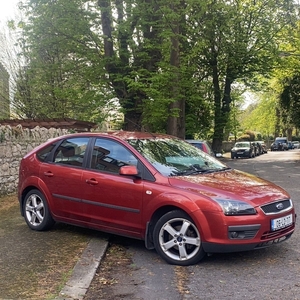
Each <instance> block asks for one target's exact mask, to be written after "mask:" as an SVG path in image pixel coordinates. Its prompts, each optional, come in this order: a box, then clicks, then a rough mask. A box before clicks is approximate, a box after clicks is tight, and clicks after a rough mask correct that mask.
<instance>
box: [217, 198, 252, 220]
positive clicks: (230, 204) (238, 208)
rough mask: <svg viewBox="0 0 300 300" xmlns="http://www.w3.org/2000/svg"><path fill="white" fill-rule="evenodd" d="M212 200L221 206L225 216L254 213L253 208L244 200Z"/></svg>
mask: <svg viewBox="0 0 300 300" xmlns="http://www.w3.org/2000/svg"><path fill="white" fill-rule="evenodd" d="M214 200H215V201H216V202H217V203H218V204H219V205H220V206H221V207H222V209H223V212H224V214H225V215H226V216H236V215H255V214H256V210H255V208H254V207H253V206H252V205H250V204H248V203H246V202H243V201H236V200H216V199H214Z"/></svg>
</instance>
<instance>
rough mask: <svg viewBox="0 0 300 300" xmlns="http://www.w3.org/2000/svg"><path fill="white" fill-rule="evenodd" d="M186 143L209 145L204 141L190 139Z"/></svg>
mask: <svg viewBox="0 0 300 300" xmlns="http://www.w3.org/2000/svg"><path fill="white" fill-rule="evenodd" d="M185 141H186V142H188V143H207V142H206V141H204V140H189V139H187V140H185Z"/></svg>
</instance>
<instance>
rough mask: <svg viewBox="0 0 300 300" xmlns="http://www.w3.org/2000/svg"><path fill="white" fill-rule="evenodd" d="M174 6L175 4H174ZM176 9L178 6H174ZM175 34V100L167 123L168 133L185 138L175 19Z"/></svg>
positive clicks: (173, 65)
mask: <svg viewBox="0 0 300 300" xmlns="http://www.w3.org/2000/svg"><path fill="white" fill-rule="evenodd" d="M172 6H173V5H172ZM172 9H173V10H174V9H175V10H176V7H172ZM172 28H173V33H174V36H172V37H171V47H172V48H171V53H170V64H171V66H172V67H173V69H174V70H175V71H174V72H175V76H174V82H173V83H172V87H173V89H172V93H171V97H172V98H173V99H175V100H174V102H172V103H171V104H170V105H169V117H168V124H167V133H168V134H171V135H174V136H177V137H180V138H182V139H184V138H185V101H184V99H182V98H181V93H180V76H179V67H180V46H179V33H180V29H179V22H176V21H174V22H173V25H172Z"/></svg>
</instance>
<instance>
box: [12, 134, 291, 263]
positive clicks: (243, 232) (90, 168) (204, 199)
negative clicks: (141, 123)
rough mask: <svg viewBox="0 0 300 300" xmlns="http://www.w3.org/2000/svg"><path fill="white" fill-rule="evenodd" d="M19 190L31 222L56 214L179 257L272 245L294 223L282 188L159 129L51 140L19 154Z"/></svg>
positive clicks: (47, 223)
mask: <svg viewBox="0 0 300 300" xmlns="http://www.w3.org/2000/svg"><path fill="white" fill-rule="evenodd" d="M18 197H19V201H20V208H21V214H22V215H23V216H24V218H25V221H26V223H27V224H28V226H29V227H30V228H31V229H33V230H40V231H41V230H47V229H50V228H51V226H53V225H54V223H55V221H57V222H65V223H69V224H74V225H79V226H84V227H89V228H94V229H98V230H101V231H105V232H109V233H114V234H119V235H124V236H128V237H131V238H137V239H142V240H144V241H145V246H146V247H147V248H148V249H153V248H155V249H156V251H157V252H158V254H159V255H160V256H161V257H162V258H163V259H164V260H166V261H167V262H168V263H171V264H177V265H190V264H195V263H197V262H199V261H200V260H201V259H202V258H203V257H204V256H205V254H206V253H215V252H235V251H243V250H252V249H259V248H263V247H268V246H270V245H273V244H276V243H279V242H281V241H284V240H286V239H287V238H289V237H290V236H291V235H292V233H293V232H294V229H295V217H296V216H295V211H294V206H293V203H292V200H291V199H290V196H289V194H288V193H287V192H286V191H284V190H283V189H282V188H280V187H278V186H276V185H275V184H273V183H271V182H268V181H266V180H263V179H261V178H257V177H255V176H253V175H250V174H247V173H244V172H241V171H237V170H233V169H231V168H229V167H228V166H226V165H225V164H223V163H222V162H220V161H219V160H217V159H215V158H214V157H212V156H210V155H208V154H206V153H205V152H203V151H201V150H199V149H197V148H196V147H194V146H192V145H190V144H189V143H187V142H185V141H184V140H181V139H178V138H176V137H172V136H168V135H162V134H151V133H142V132H126V131H118V132H108V133H77V134H70V135H66V136H61V137H58V138H55V139H52V140H49V141H48V142H46V143H44V144H42V145H41V146H39V147H37V148H36V149H34V150H33V151H31V152H30V153H28V154H27V155H26V156H25V157H24V158H23V159H22V161H21V164H20V172H19V186H18Z"/></svg>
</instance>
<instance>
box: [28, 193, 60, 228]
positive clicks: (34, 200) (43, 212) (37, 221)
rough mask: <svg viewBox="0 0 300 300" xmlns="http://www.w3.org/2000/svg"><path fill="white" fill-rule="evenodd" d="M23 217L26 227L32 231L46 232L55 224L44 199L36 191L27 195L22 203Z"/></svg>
mask: <svg viewBox="0 0 300 300" xmlns="http://www.w3.org/2000/svg"><path fill="white" fill-rule="evenodd" d="M23 215H24V218H25V221H26V223H27V225H28V226H29V227H30V228H31V229H33V230H37V231H44V230H48V229H50V228H51V227H52V226H53V225H54V223H55V221H54V220H53V218H52V216H51V212H50V210H49V206H48V203H47V201H46V197H45V196H44V195H43V194H42V193H41V192H40V191H39V190H36V189H34V190H31V191H30V192H28V193H27V195H26V197H25V199H24V202H23Z"/></svg>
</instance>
